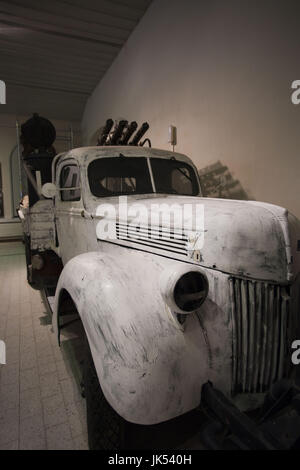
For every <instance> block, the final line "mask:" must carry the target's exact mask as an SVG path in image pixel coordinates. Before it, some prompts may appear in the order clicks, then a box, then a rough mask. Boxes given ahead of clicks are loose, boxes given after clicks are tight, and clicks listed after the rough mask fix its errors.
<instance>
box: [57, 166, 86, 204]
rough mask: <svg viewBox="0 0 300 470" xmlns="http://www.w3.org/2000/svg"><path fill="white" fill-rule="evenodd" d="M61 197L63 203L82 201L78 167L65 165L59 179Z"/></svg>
mask: <svg viewBox="0 0 300 470" xmlns="http://www.w3.org/2000/svg"><path fill="white" fill-rule="evenodd" d="M59 186H60V188H61V189H62V191H60V197H61V200H62V201H80V196H81V194H80V188H79V186H80V175H79V168H78V166H77V165H65V166H64V167H63V168H62V170H61V172H60V178H59ZM68 188H77V189H68Z"/></svg>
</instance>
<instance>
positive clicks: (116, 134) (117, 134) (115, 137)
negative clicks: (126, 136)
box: [109, 120, 128, 145]
mask: <svg viewBox="0 0 300 470" xmlns="http://www.w3.org/2000/svg"><path fill="white" fill-rule="evenodd" d="M127 125H128V121H123V120H122V121H120V122H119V124H117V126H116V128H115V129H114V131H113V133H112V136H111V138H110V143H109V145H118V143H119V140H120V138H121V137H122V134H123V130H124V128H125V127H126V126H127Z"/></svg>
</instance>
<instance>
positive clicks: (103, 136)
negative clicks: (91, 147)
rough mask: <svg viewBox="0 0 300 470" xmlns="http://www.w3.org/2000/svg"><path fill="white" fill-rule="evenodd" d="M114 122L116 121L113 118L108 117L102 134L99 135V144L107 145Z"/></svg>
mask: <svg viewBox="0 0 300 470" xmlns="http://www.w3.org/2000/svg"><path fill="white" fill-rule="evenodd" d="M113 124H114V121H113V120H112V119H107V121H106V124H105V126H104V127H103V128H102V131H101V134H100V136H99V137H98V143H97V145H105V142H106V139H107V136H108V134H109V133H110V131H111V128H112V126H113Z"/></svg>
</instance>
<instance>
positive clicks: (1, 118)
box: [0, 114, 81, 238]
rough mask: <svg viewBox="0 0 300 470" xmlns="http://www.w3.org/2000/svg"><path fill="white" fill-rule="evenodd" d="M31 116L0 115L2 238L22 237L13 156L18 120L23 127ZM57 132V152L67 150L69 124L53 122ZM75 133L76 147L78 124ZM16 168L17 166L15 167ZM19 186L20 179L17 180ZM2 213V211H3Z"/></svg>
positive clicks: (79, 135) (0, 226)
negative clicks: (16, 201) (13, 176)
mask: <svg viewBox="0 0 300 470" xmlns="http://www.w3.org/2000/svg"><path fill="white" fill-rule="evenodd" d="M29 117H30V116H17V117H16V116H15V115H10V114H0V165H1V172H2V197H3V208H4V214H2V213H1V214H0V215H1V217H0V238H4V237H16V236H19V235H20V236H21V234H22V229H21V224H20V222H19V219H18V218H16V210H15V207H13V200H12V185H11V180H12V178H11V154H12V152H14V155H15V157H16V156H17V149H16V146H17V134H16V120H18V122H19V124H20V125H21V124H22V123H23V122H25V121H26V120H27V119H28V118H29ZM51 122H52V123H53V124H54V126H55V127H56V130H57V135H58V140H57V141H56V143H55V144H54V146H55V148H56V150H57V152H59V151H64V150H66V148H67V147H66V145H68V142H67V141H65V140H64V138H67V137H68V129H69V126H70V123H69V122H66V121H58V120H56V121H55V120H51ZM72 126H73V131H74V138H75V139H74V140H75V146H78V145H80V144H81V134H80V125H79V123H78V122H74V123H72ZM14 168H16V166H14ZM15 182H16V184H18V178H17V179H16V181H15ZM1 212H2V211H1Z"/></svg>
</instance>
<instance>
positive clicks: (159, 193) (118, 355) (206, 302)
mask: <svg viewBox="0 0 300 470" xmlns="http://www.w3.org/2000/svg"><path fill="white" fill-rule="evenodd" d="M33 173H34V169H33ZM37 190H38V192H39V196H40V199H39V200H38V201H37V202H35V204H33V205H32V206H31V207H29V208H23V209H21V212H22V214H21V217H22V219H23V224H24V231H25V236H26V242H27V261H28V272H29V276H32V275H34V274H35V273H36V272H38V271H39V270H40V271H41V272H42V271H43V269H45V266H47V264H49V263H50V264H51V262H54V263H55V262H57V263H60V262H61V267H60V268H59V270H58V273H59V279H58V283H57V287H56V293H55V305H54V309H53V328H54V331H55V334H56V335H57V338H58V340H59V338H60V329H61V326H62V325H63V323H64V312H65V306H66V305H68V311H70V309H71V310H72V312H73V313H74V314H75V315H77V316H78V319H80V321H81V323H82V327H83V331H84V335H85V338H86V340H85V341H86V346H87V348H86V359H85V367H84V385H85V394H86V398H87V414H88V416H87V419H88V431H89V443H90V447H91V448H114V449H120V448H124V446H125V444H124V441H123V439H124V428H125V427H126V425H127V423H128V422H129V423H137V424H142V425H152V424H156V423H161V422H163V421H167V420H170V419H172V418H174V417H177V416H179V415H183V414H184V413H186V412H188V411H190V410H193V409H194V408H197V407H198V406H199V403H200V400H201V390H202V386H203V384H205V383H207V382H208V381H209V382H211V383H212V384H213V386H214V387H216V388H217V389H218V390H220V391H221V392H222V393H223V394H224V396H226V397H230V399H231V400H232V401H233V402H234V403H235V404H236V405H237V406H238V408H239V409H241V410H249V409H253V408H256V407H257V406H258V405H259V404H261V403H262V399H263V397H264V395H265V393H266V392H267V391H268V390H269V389H270V387H271V385H272V384H273V383H274V382H277V381H279V380H281V379H283V378H288V377H290V375H291V373H292V362H291V355H292V349H291V345H292V342H293V340H295V339H297V337H298V338H299V323H300V321H299V306H300V296H299V292H300V222H299V220H297V219H296V218H295V217H294V216H293V215H292V214H291V213H289V212H288V211H287V210H286V209H284V208H282V207H278V206H275V205H272V204H266V203H261V202H254V201H237V200H225V199H210V198H204V197H202V195H201V187H200V182H199V177H198V174H197V170H196V168H195V166H194V164H193V163H192V161H191V160H190V159H189V158H188V157H186V156H185V155H182V154H179V153H174V152H170V151H165V150H158V149H153V148H144V147H141V146H118V145H117V146H97V147H83V148H78V149H74V150H70V151H68V152H66V153H63V154H60V155H58V156H56V157H55V158H54V160H53V162H52V181H51V182H50V181H49V182H48V183H46V184H45V185H43V186H42V187H40V188H37ZM195 214H196V215H195ZM197 214H198V215H197ZM197 217H198V219H197ZM54 254H55V255H54ZM53 256H54V258H53ZM53 259H54V260H55V259H56V261H53ZM51 260H52V261H51ZM31 280H32V278H31ZM125 434H126V433H125Z"/></svg>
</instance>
